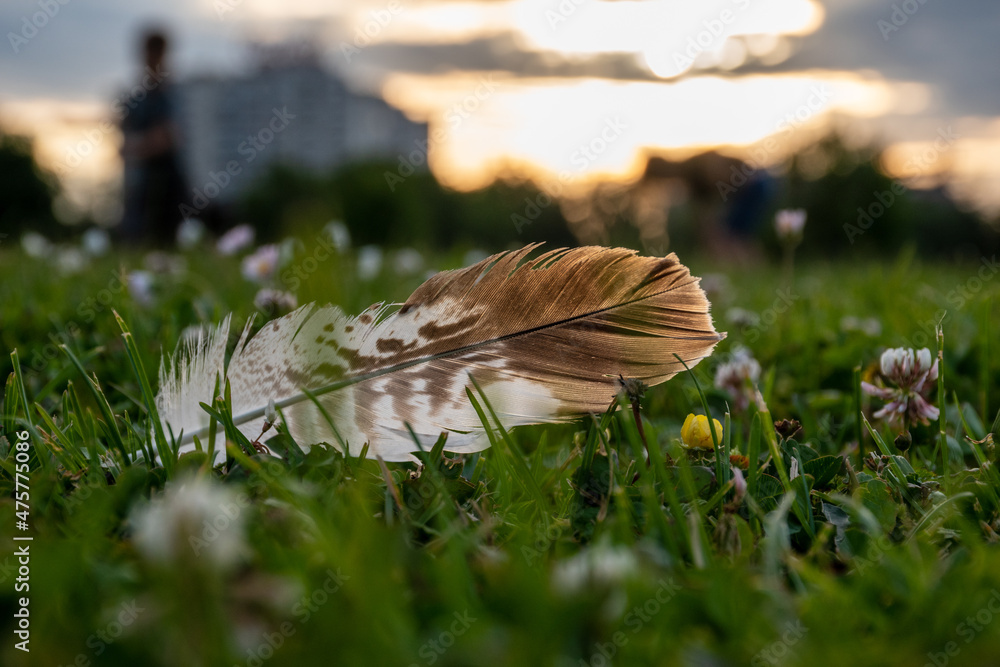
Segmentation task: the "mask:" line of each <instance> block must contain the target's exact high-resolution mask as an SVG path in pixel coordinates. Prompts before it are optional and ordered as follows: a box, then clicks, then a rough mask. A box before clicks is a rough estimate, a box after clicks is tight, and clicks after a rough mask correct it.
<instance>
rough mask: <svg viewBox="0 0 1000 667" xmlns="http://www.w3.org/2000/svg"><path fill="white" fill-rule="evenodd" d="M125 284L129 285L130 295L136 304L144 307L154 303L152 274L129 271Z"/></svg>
mask: <svg viewBox="0 0 1000 667" xmlns="http://www.w3.org/2000/svg"><path fill="white" fill-rule="evenodd" d="M125 282H126V283H127V284H128V293H129V294H130V295H131V296H132V299H133V300H134V301H135V302H136V303H138V304H140V305H142V306H148V305H150V304H152V303H153V274H152V273H150V272H149V271H141V270H136V271H129V272H128V275H127V276H126V278H125Z"/></svg>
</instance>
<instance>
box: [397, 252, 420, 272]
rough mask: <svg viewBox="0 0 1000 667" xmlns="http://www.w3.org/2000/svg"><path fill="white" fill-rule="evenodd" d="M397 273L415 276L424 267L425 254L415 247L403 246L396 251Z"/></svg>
mask: <svg viewBox="0 0 1000 667" xmlns="http://www.w3.org/2000/svg"><path fill="white" fill-rule="evenodd" d="M394 265H395V269H396V273H397V274H399V275H401V276H413V275H416V274H417V273H420V269H422V268H424V256H423V255H421V254H420V251H419V250H416V249H415V248H403V249H402V250H400V251H398V252H397V253H396V261H395V262H394Z"/></svg>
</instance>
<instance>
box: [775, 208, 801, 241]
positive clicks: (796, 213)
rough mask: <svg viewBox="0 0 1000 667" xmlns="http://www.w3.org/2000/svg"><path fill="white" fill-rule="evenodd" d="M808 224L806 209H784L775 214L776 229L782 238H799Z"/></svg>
mask: <svg viewBox="0 0 1000 667" xmlns="http://www.w3.org/2000/svg"><path fill="white" fill-rule="evenodd" d="M805 226H806V212H805V209H801V208H796V209H782V210H780V211H778V212H777V214H775V216H774V229H775V231H776V232H777V233H778V238H780V239H782V240H788V239H797V238H798V237H800V236H802V229H803V228H804V227H805Z"/></svg>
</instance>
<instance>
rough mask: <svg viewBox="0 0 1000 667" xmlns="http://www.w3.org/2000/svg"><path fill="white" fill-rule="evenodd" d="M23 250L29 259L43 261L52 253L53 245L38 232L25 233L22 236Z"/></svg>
mask: <svg viewBox="0 0 1000 667" xmlns="http://www.w3.org/2000/svg"><path fill="white" fill-rule="evenodd" d="M21 248H22V249H23V250H24V252H25V254H26V255H28V257H33V258H35V259H42V258H44V257H48V256H49V253H50V252H52V243H50V242H49V240H48V239H47V238H45V237H44V236H42V235H41V234H39V233H38V232H25V233H24V234H22V235H21Z"/></svg>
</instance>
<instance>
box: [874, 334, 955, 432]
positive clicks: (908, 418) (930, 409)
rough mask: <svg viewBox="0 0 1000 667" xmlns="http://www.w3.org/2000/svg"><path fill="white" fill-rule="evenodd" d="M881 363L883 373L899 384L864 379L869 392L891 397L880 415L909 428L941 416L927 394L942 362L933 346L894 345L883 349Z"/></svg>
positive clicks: (885, 377)
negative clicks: (903, 346) (933, 352)
mask: <svg viewBox="0 0 1000 667" xmlns="http://www.w3.org/2000/svg"><path fill="white" fill-rule="evenodd" d="M879 366H880V368H881V370H882V377H883V378H884V379H885V380H888V381H889V382H891V383H892V384H894V385H896V386H895V388H893V387H885V386H883V385H874V384H871V383H868V382H862V383H861V388H862V389H864V390H865V393H867V394H869V395H871V396H876V397H878V398H881V399H882V400H883V401H887V403H886V404H885V405H884V406H883V407H882V409H880V410H879V411H878V412H876V413H875V414H874V417H875V418H876V419H885V420H886V421H888V422H889V423H890V424H897V425H900V426H901V427H902V428H904V429H905V428H907V426H908V425H909V424H911V423H914V422H920V423H922V424H929V423H930V422H931V420H934V419H937V418H938V417H939V416H940V411H939V410H938V409H937V408H936V407H935V406H933V405H931V404H930V403H928V402H927V394H928V393H929V392H930V390H931V389H932V388H933V387H934V382H935V381H936V380H937V377H938V362H937V359H934V358H933V357H932V355H931V351H930V350H928V349H927V348H926V347H924V348H921V349H920V350H913V349H912V348H902V347H897V348H891V349H888V350H886V351H885V352H883V353H882V357H881V359H880V360H879Z"/></svg>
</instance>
